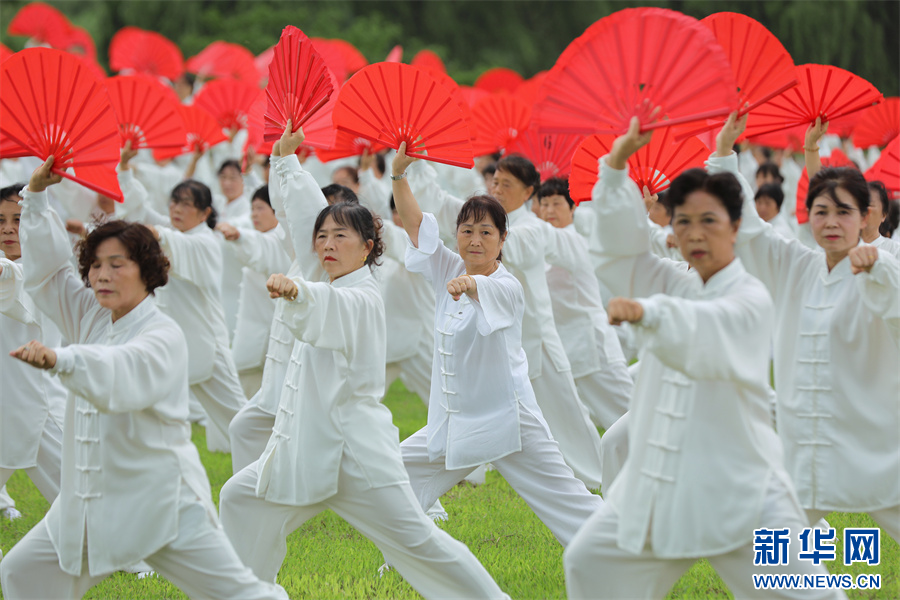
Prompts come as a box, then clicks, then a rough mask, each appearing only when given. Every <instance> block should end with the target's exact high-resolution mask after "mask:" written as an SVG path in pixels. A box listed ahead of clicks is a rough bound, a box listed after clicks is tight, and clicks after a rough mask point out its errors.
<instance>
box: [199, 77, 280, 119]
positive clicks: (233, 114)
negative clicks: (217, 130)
mask: <svg viewBox="0 0 900 600" xmlns="http://www.w3.org/2000/svg"><path fill="white" fill-rule="evenodd" d="M262 93H263V92H262V90H261V89H259V88H258V87H257V86H255V85H252V84H249V83H244V82H243V81H238V80H236V79H217V80H215V81H210V82H209V83H207V84H206V85H204V86H203V89H202V90H200V92H199V93H198V94H197V96H196V97H195V98H194V104H195V105H196V106H199V107H200V108H202V109H204V110H206V112H208V113H209V114H211V115H212V116H213V118H215V119H216V121H218V122H219V125H221V126H222V127H223V128H224V129H244V128H246V127H247V113H248V112H249V111H250V107H251V106H253V103H254V102H255V101H256V99H257V98H259V97H260V96H261V95H262Z"/></svg>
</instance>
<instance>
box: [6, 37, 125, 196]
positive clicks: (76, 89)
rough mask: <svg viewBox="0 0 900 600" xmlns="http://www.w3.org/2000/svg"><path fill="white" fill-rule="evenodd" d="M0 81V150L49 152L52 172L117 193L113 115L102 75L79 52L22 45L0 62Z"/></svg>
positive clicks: (11, 155)
mask: <svg viewBox="0 0 900 600" xmlns="http://www.w3.org/2000/svg"><path fill="white" fill-rule="evenodd" d="M0 87H2V89H3V90H5V91H4V93H3V95H2V97H0V155H2V156H3V157H4V158H17V157H22V156H36V157H39V158H41V159H42V160H46V159H47V158H48V157H50V156H51V155H52V156H53V157H54V163H53V172H54V173H57V174H59V175H62V176H63V177H66V178H68V179H71V180H73V181H77V182H78V183H80V184H82V185H84V186H85V187H87V188H89V189H92V190H94V191H96V192H100V193H102V194H104V195H106V196H109V197H111V198H116V199H117V200H121V199H122V193H121V191H120V190H119V184H118V180H117V178H116V171H115V168H116V163H118V162H119V131H118V126H117V124H116V115H115V112H114V111H113V108H112V106H110V103H109V96H108V95H107V93H106V88H105V86H104V85H103V81H102V80H100V79H99V78H97V77H96V76H95V75H94V74H93V73H92V72H91V71H90V70H89V69H88V68H87V67H86V66H85V65H84V63H83V62H82V61H81V59H80V58H79V57H77V56H75V55H73V54H68V53H66V52H63V51H61V50H52V49H49V48H29V49H26V50H22V51H21V52H17V53H16V54H14V55H13V56H11V57H10V58H8V59H7V60H5V61H3V63H2V64H0ZM70 169H71V170H70Z"/></svg>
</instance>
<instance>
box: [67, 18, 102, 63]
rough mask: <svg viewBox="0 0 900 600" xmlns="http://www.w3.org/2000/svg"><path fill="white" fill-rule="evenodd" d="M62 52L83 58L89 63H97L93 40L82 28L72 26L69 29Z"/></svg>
mask: <svg viewBox="0 0 900 600" xmlns="http://www.w3.org/2000/svg"><path fill="white" fill-rule="evenodd" d="M62 50H65V51H66V52H71V53H72V54H77V55H79V56H83V57H84V58H85V59H87V60H89V61H91V62H97V47H96V46H95V45H94V38H92V37H91V34H90V33H88V32H87V29H85V28H84V27H75V26H72V27H70V28H69V31H68V33H67V36H66V41H65V45H64V46H63V47H62Z"/></svg>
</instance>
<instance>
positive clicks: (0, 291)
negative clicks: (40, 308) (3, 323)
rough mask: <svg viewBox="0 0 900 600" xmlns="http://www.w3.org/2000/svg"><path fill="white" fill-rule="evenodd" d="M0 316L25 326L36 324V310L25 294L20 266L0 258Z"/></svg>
mask: <svg viewBox="0 0 900 600" xmlns="http://www.w3.org/2000/svg"><path fill="white" fill-rule="evenodd" d="M0 314H3V315H6V316H7V317H9V318H11V319H15V320H16V321H19V322H20V323H25V324H26V325H33V324H36V323H37V318H38V315H37V308H36V307H35V306H34V302H32V300H31V298H30V297H29V296H28V294H26V293H25V275H24V273H23V272H22V266H21V265H17V264H16V263H14V262H13V261H11V260H9V259H8V258H0Z"/></svg>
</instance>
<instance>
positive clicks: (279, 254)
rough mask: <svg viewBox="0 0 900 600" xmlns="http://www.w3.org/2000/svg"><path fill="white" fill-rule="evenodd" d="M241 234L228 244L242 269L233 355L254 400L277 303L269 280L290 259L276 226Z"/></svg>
mask: <svg viewBox="0 0 900 600" xmlns="http://www.w3.org/2000/svg"><path fill="white" fill-rule="evenodd" d="M238 231H240V234H241V235H240V237H239V238H238V239H237V240H234V241H231V242H228V241H226V242H225V243H226V248H227V250H226V252H225V254H226V256H228V255H231V256H233V257H234V259H235V260H236V261H237V262H238V264H240V265H242V267H241V287H240V296H239V300H238V311H237V320H236V323H237V324H236V325H235V328H234V338H233V339H232V342H231V352H232V356H233V357H234V366H235V368H236V369H237V370H238V376H239V377H240V380H241V386H242V387H243V390H244V395H245V396H247V397H248V398H252V397H253V396H254V395H255V394H256V392H257V391H259V388H260V386H261V384H262V374H263V366H264V365H265V360H266V349H267V346H268V341H269V336H268V332H269V328H270V326H271V324H272V317H273V316H274V315H275V302H274V300H272V299H271V298H269V292H268V291H267V290H266V280H268V278H269V275H271V274H272V273H286V272H287V270H288V269H289V268H290V266H291V259H290V257H289V256H288V254H287V253H286V252H285V251H284V247H283V246H282V243H281V240H280V239H279V237H280V236H279V232H278V227H277V226H276V227H273V228H272V229H270V230H269V231H266V232H260V231H257V230H256V229H248V228H241V229H239V230H238ZM232 422H233V419H232ZM232 450H233V448H232ZM255 458H257V457H254V459H255Z"/></svg>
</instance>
